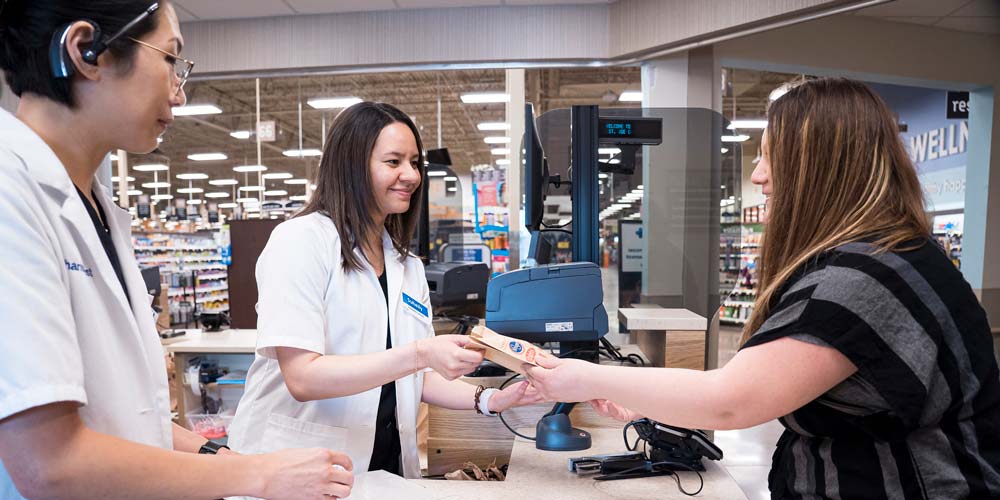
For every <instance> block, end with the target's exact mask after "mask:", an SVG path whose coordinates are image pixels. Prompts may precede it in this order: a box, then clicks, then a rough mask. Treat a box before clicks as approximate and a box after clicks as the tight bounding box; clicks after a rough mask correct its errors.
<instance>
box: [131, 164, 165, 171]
mask: <svg viewBox="0 0 1000 500" xmlns="http://www.w3.org/2000/svg"><path fill="white" fill-rule="evenodd" d="M132 170H135V171H137V172H162V171H164V170H170V167H168V166H166V165H164V164H162V163H146V164H143V165H136V166H134V167H132Z"/></svg>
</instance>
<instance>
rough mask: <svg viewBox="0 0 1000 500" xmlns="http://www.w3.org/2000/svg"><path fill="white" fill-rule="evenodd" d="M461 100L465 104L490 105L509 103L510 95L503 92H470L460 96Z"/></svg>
mask: <svg viewBox="0 0 1000 500" xmlns="http://www.w3.org/2000/svg"><path fill="white" fill-rule="evenodd" d="M461 99H462V102H464V103H465V104H492V103H498V102H510V94H507V93H504V92H471V93H468V94H462V96H461Z"/></svg>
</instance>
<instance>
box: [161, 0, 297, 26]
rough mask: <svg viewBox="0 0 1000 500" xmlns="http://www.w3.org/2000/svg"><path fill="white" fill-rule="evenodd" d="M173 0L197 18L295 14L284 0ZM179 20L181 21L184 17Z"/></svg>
mask: <svg viewBox="0 0 1000 500" xmlns="http://www.w3.org/2000/svg"><path fill="white" fill-rule="evenodd" d="M175 1H176V2H177V3H178V4H179V5H181V6H182V7H183V8H184V9H186V10H188V11H189V12H191V13H193V14H194V15H195V16H197V17H198V19H199V20H206V19H239V18H247V17H273V16H290V15H293V14H295V13H294V12H292V10H291V9H289V8H288V6H287V5H285V3H284V2H280V1H276V0H212V1H211V2H205V1H196V0H175ZM179 10H180V9H179ZM181 20H182V21H183V20H184V19H181Z"/></svg>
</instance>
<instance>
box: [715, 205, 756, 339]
mask: <svg viewBox="0 0 1000 500" xmlns="http://www.w3.org/2000/svg"><path fill="white" fill-rule="evenodd" d="M736 210H737V209H736V208H735V207H734V206H729V207H724V208H723V209H722V213H721V214H720V217H721V231H720V237H719V296H720V298H721V302H722V303H721V304H720V305H719V309H720V315H719V320H720V321H721V322H722V323H724V324H731V325H743V324H745V323H746V322H747V320H748V319H749V318H750V315H751V314H752V312H753V305H754V301H755V300H756V298H757V265H758V263H759V261H760V241H761V236H762V235H763V229H764V228H763V226H762V225H761V224H760V214H761V213H762V212H763V207H762V206H756V207H750V208H744V209H743V210H742V211H740V212H737V211H736ZM737 214H739V215H737Z"/></svg>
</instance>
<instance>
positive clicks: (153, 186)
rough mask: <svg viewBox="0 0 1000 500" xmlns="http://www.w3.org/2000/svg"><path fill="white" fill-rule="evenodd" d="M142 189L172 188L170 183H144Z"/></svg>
mask: <svg viewBox="0 0 1000 500" xmlns="http://www.w3.org/2000/svg"><path fill="white" fill-rule="evenodd" d="M142 187H144V188H146V189H164V188H168V187H170V183H169V182H144V183H143V184H142Z"/></svg>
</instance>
